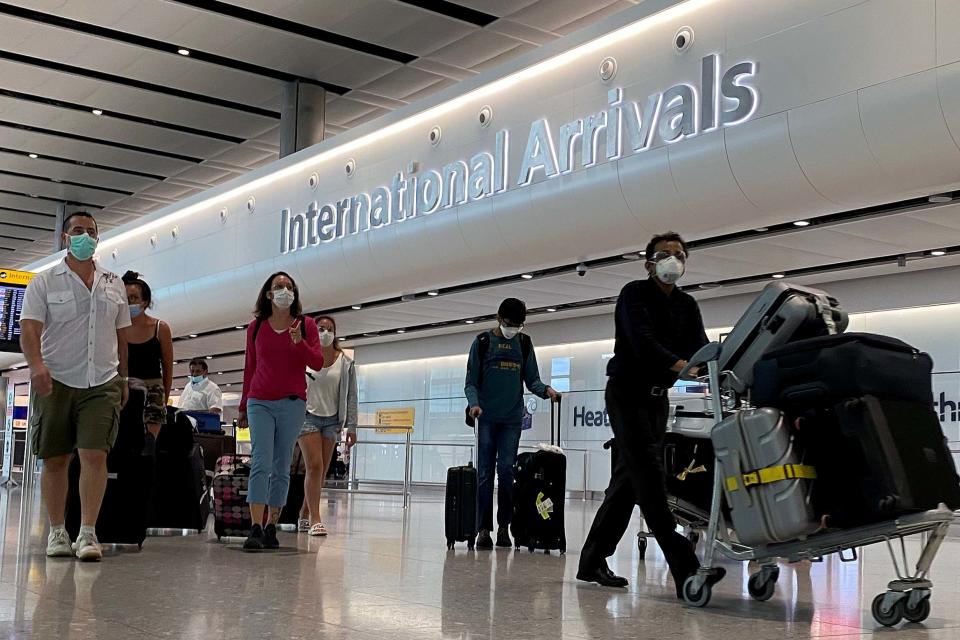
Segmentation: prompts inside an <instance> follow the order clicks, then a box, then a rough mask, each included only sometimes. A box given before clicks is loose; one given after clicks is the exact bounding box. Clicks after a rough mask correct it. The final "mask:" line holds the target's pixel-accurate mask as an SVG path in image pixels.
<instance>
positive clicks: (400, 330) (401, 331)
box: [397, 329, 407, 333]
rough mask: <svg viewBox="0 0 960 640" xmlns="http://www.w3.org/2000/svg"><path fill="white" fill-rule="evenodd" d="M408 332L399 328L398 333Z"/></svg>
mask: <svg viewBox="0 0 960 640" xmlns="http://www.w3.org/2000/svg"><path fill="white" fill-rule="evenodd" d="M406 332H407V330H406V329H397V333H406Z"/></svg>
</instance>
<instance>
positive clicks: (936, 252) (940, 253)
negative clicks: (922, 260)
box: [930, 249, 947, 258]
mask: <svg viewBox="0 0 960 640" xmlns="http://www.w3.org/2000/svg"><path fill="white" fill-rule="evenodd" d="M930 255H932V256H936V257H937V258H939V257H940V256H945V255H947V252H946V251H944V250H943V249H935V250H933V251H931V252H930Z"/></svg>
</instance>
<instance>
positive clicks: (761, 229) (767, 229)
mask: <svg viewBox="0 0 960 640" xmlns="http://www.w3.org/2000/svg"><path fill="white" fill-rule="evenodd" d="M754 231H756V232H757V233H764V232H767V231H770V227H757V228H756V229H754Z"/></svg>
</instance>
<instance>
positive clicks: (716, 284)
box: [697, 282, 723, 289]
mask: <svg viewBox="0 0 960 640" xmlns="http://www.w3.org/2000/svg"><path fill="white" fill-rule="evenodd" d="M697 286H698V287H700V288H701V289H719V288H720V287H722V286H723V285H722V284H720V283H719V282H704V283H703V284H700V285H697Z"/></svg>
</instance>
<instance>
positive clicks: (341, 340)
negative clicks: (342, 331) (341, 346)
mask: <svg viewBox="0 0 960 640" xmlns="http://www.w3.org/2000/svg"><path fill="white" fill-rule="evenodd" d="M337 340H339V341H340V342H343V341H344V340H346V338H337Z"/></svg>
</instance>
